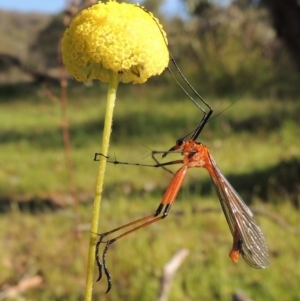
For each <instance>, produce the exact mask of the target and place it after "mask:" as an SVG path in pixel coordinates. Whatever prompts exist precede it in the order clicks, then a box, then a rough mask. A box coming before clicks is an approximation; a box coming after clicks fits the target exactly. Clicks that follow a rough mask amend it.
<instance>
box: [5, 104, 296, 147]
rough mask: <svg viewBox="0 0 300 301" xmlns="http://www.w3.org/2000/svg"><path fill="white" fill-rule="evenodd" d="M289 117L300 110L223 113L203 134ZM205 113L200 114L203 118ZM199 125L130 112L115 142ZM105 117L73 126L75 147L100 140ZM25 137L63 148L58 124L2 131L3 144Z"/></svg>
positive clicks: (260, 128) (277, 123)
mask: <svg viewBox="0 0 300 301" xmlns="http://www.w3.org/2000/svg"><path fill="white" fill-rule="evenodd" d="M287 116H288V117H289V118H288V119H289V120H292V121H294V122H296V123H300V119H299V116H300V109H299V111H296V110H295V111H293V112H292V113H287V112H283V111H272V113H270V112H266V114H264V115H260V116H251V117H249V118H248V119H243V120H240V121H237V120H232V119H228V118H225V117H224V116H222V120H221V122H220V120H218V118H215V119H213V120H212V121H211V122H209V124H208V126H207V127H206V128H205V132H204V133H203V134H202V137H204V138H205V137H207V136H208V137H209V136H211V134H212V131H213V132H214V133H224V131H225V130H223V127H226V128H227V130H226V135H228V125H229V127H230V132H232V133H235V132H236V133H238V132H244V131H246V132H254V133H258V132H266V133H270V132H272V131H275V130H278V129H279V128H280V127H281V126H282V125H283V123H284V122H285V121H286V118H287ZM200 118H201V115H200V114H199V120H200ZM196 125H197V124H194V123H193V120H191V119H187V118H186V116H185V115H180V116H165V115H164V114H161V113H160V112H159V111H158V112H157V113H156V114H155V115H152V114H149V113H147V112H143V113H140V112H139V113H134V112H133V113H128V114H126V115H125V116H122V117H118V118H115V120H114V123H113V132H112V141H113V142H120V141H122V140H124V139H125V140H126V141H127V140H128V137H130V138H131V139H132V138H139V139H140V140H143V138H144V137H145V136H148V137H149V136H157V137H159V136H160V135H163V134H164V133H166V134H168V132H169V131H170V129H172V134H173V135H174V140H176V139H178V138H180V137H182V136H184V135H186V134H187V133H189V132H190V131H191V130H192V129H194V128H195V127H196ZM102 127H103V119H102V118H99V119H97V120H91V121H88V122H86V123H81V124H78V125H73V126H72V125H71V126H70V137H71V142H72V145H73V146H74V147H80V146H82V145H85V144H86V143H89V141H91V140H93V139H95V137H96V136H97V139H99V134H100V135H101V133H102ZM22 140H26V141H30V143H31V144H32V146H34V147H38V148H47V149H49V148H50V149H56V148H58V147H62V135H61V129H59V128H58V127H57V126H56V125H55V127H54V129H53V130H49V131H43V130H40V129H38V128H36V129H35V130H34V131H31V132H28V131H26V132H22V131H5V130H0V143H18V142H20V141H22Z"/></svg>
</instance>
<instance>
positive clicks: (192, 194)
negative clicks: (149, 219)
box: [0, 85, 300, 301]
mask: <svg viewBox="0 0 300 301" xmlns="http://www.w3.org/2000/svg"><path fill="white" fill-rule="evenodd" d="M103 86H104V85H103ZM103 86H100V87H94V88H87V87H81V86H80V87H79V86H75V87H72V89H71V90H70V96H69V98H70V100H69V107H68V116H69V121H70V136H71V144H72V159H73V162H74V167H75V170H74V176H75V180H76V184H77V187H78V195H79V199H80V200H81V201H82V202H81V203H80V205H79V208H78V210H77V211H76V212H75V211H74V210H73V208H72V206H70V198H69V182H68V177H67V171H66V168H65V159H64V151H63V143H62V137H61V129H60V126H59V122H60V110H59V107H58V106H56V105H54V104H53V103H51V102H50V101H49V100H48V99H47V98H46V97H45V96H44V95H43V94H42V93H41V91H40V90H39V89H37V88H36V87H32V90H26V91H25V92H24V91H23V90H22V89H20V91H19V93H16V92H14V95H11V96H10V94H9V93H7V94H5V97H4V98H3V99H0V120H1V129H0V141H1V169H0V199H1V201H0V202H1V203H2V205H1V208H2V213H1V219H0V226H1V229H5V231H1V234H0V240H1V244H2V245H3V246H4V247H3V248H0V258H1V261H0V269H1V271H2V272H1V276H0V284H1V287H2V288H4V287H6V286H7V285H14V284H16V283H17V282H18V281H19V279H20V278H22V277H24V275H28V274H31V273H32V274H35V273H38V274H40V275H42V277H43V279H44V282H43V285H42V286H41V287H40V288H38V289H32V290H29V291H27V292H26V293H25V296H26V298H28V299H37V300H82V295H83V291H84V285H85V269H84V266H85V263H86V258H85V256H86V253H87V247H88V232H83V233H82V235H83V237H82V238H81V240H76V239H75V237H74V228H76V227H81V226H82V227H83V226H84V225H86V224H88V223H89V221H90V216H91V210H92V203H91V200H92V198H93V191H94V184H95V176H96V173H97V168H98V163H96V162H94V161H93V158H94V153H95V152H99V151H100V143H101V131H102V123H103V115H104V109H105V94H106V92H105V89H104V88H103ZM104 87H105V86H104ZM165 90H166V89H164V88H163V87H159V88H155V89H151V88H147V89H146V88H145V87H143V86H134V87H128V88H127V87H125V86H121V87H120V91H119V96H118V99H117V104H116V109H115V115H114V116H115V117H114V124H113V132H112V142H111V145H110V156H111V158H112V159H114V157H115V156H116V158H117V160H120V161H126V162H127V161H129V162H137V163H146V164H151V163H153V162H152V159H151V157H150V156H149V154H150V153H151V150H168V149H169V148H170V147H171V146H172V145H173V144H174V143H175V141H176V139H178V138H180V137H182V136H184V135H186V134H187V133H188V132H190V131H191V130H192V129H193V128H194V127H195V126H196V125H197V123H198V122H199V121H200V119H201V113H200V112H199V110H197V109H196V108H195V106H193V105H192V104H191V103H190V102H189V101H188V100H187V99H186V98H184V97H182V96H181V95H178V96H176V97H174V96H172V95H168V94H167V92H166V91H165ZM6 91H7V90H6ZM54 92H56V93H59V92H58V91H56V90H55V89H54ZM3 95H4V94H3V93H2V96H3ZM234 101H235V99H209V102H210V103H211V104H212V106H213V107H214V109H215V111H216V114H217V113H218V112H222V111H223V110H225V109H226V108H228V109H226V110H225V112H223V113H222V114H220V115H219V116H218V117H217V118H215V119H213V120H212V121H210V122H209V124H208V125H207V127H206V128H205V130H204V132H203V133H202V134H201V137H200V138H199V140H200V141H201V142H203V143H204V144H206V145H207V146H209V148H210V150H211V153H212V155H213V156H214V158H215V159H216V161H217V162H218V165H219V167H220V169H221V170H222V171H223V173H224V174H225V175H226V177H228V179H229V181H230V182H231V183H232V185H233V186H234V187H235V188H236V189H237V191H238V192H239V193H240V194H241V195H242V196H243V198H244V199H245V201H246V202H247V203H248V204H251V205H253V206H255V207H256V208H259V209H261V210H262V211H264V212H266V213H272V214H275V215H276V216H278V217H279V216H280V218H282V219H283V220H285V221H286V222H287V223H288V225H290V227H292V228H293V229H294V228H299V222H300V216H299V212H298V209H295V208H297V207H298V205H299V204H298V202H299V178H300V172H299V170H300V163H299V158H300V147H299V144H298V142H297V138H298V136H299V134H298V133H299V117H298V116H300V114H299V113H300V105H299V102H298V103H297V102H296V101H287V100H284V101H279V100H278V101H277V100H274V99H263V100H261V99H252V98H251V97H241V98H240V99H239V100H238V102H236V103H235V104H234V105H232V106H230V105H231V104H232V103H233V102H234ZM174 158H175V157H174ZM167 159H168V160H171V159H173V155H172V156H171V155H170V156H168V158H167ZM176 168H178V167H176V166H174V167H172V170H176ZM170 179H171V175H169V174H168V173H166V172H165V171H164V170H162V169H154V168H153V169H152V168H146V167H138V166H124V165H117V166H114V165H108V166H107V173H106V180H105V187H104V198H103V203H102V209H101V224H100V226H99V229H100V231H106V230H110V229H111V228H114V227H116V226H119V225H122V224H124V223H126V222H128V221H131V220H134V219H136V218H139V217H142V216H144V215H148V214H149V213H152V212H154V210H155V209H156V208H157V206H158V203H159V201H160V198H161V196H162V194H163V191H164V190H165V188H166V187H167V185H168V183H169V181H170ZM46 200H48V201H49V200H50V201H53V202H58V200H59V202H58V203H59V205H61V206H62V207H61V208H60V210H50V209H49V208H46V207H43V206H41V207H40V208H41V209H40V210H38V211H35V210H32V207H30V206H28V207H26V206H25V208H26V209H24V210H23V205H24V204H33V205H31V206H39V205H40V204H43V203H45V201H46ZM4 203H6V204H8V205H7V206H6V207H5V206H3V204H4ZM3 208H5V209H3ZM206 208H210V209H212V212H206V213H205V212H204V213H203V212H202V211H205V209H206ZM219 208H220V206H219V204H218V200H217V196H216V194H215V192H214V191H213V187H212V184H211V183H210V180H209V177H208V175H207V174H206V172H205V170H202V169H200V170H199V169H195V170H190V171H189V175H188V177H187V180H186V182H185V183H184V185H183V188H182V191H181V192H180V194H179V196H178V198H177V200H176V202H175V204H174V205H173V207H172V209H171V211H170V214H169V217H168V218H167V219H166V220H164V221H162V222H159V223H157V224H155V225H152V226H151V227H149V228H147V229H144V230H141V231H140V232H139V233H135V234H133V235H131V237H130V236H129V237H128V238H126V239H124V240H122V241H120V242H118V243H116V244H115V245H112V247H111V249H110V251H109V254H108V265H109V267H110V271H111V273H112V275H113V289H112V291H111V292H110V293H109V294H108V295H104V292H105V289H106V282H105V280H102V281H101V282H100V283H99V284H98V283H97V284H95V290H94V294H95V298H100V299H105V300H154V299H155V298H156V297H157V292H158V290H159V277H160V275H161V271H162V267H163V265H164V264H165V263H166V262H167V261H168V260H169V259H170V257H171V256H172V255H173V254H174V252H175V251H177V250H178V249H180V248H183V247H186V248H188V249H189V250H190V255H189V256H188V257H187V259H186V261H185V262H184V263H183V265H182V267H181V268H180V270H179V271H178V273H177V274H176V276H175V279H174V283H173V287H172V292H171V295H170V300H175V301H176V300H199V299H200V300H201V299H202V300H231V295H232V294H233V292H234V291H236V290H238V289H241V290H243V291H244V292H245V293H246V294H247V295H248V296H249V297H251V298H252V299H254V300H275V299H276V300H299V298H300V290H299V285H298V283H299V276H300V275H299V271H300V261H299V259H300V251H299V234H295V233H293V232H290V231H289V227H288V226H286V227H285V226H280V225H278V224H276V223H274V221H273V220H272V219H270V218H268V217H267V216H266V215H263V214H262V215H257V219H258V222H259V224H260V225H261V227H262V229H263V232H264V233H265V236H266V238H267V242H268V245H269V249H270V255H271V266H270V267H269V268H268V269H266V270H263V271H261V270H254V269H251V268H250V267H248V266H247V265H246V264H245V263H244V262H243V260H240V262H239V263H238V264H237V265H234V264H232V262H231V261H230V259H229V258H228V252H229V250H230V247H231V235H230V233H229V229H228V227H227V225H226V222H225V218H224V216H223V214H222V213H221V211H220V210H219ZM78 216H79V217H80V220H81V223H82V225H81V224H80V225H78V224H77V223H78V220H77V218H78ZM83 228H84V227H83ZM283 275H289V276H288V277H283Z"/></svg>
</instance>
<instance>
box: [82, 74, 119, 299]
mask: <svg viewBox="0 0 300 301" xmlns="http://www.w3.org/2000/svg"><path fill="white" fill-rule="evenodd" d="M118 83H119V75H118V74H117V73H114V72H111V75H110V81H109V86H108V93H107V107H106V113H105V122H104V129H103V137H102V149H101V153H102V154H104V155H105V156H107V154H108V146H109V139H110V133H111V126H112V119H113V110H114V106H115V99H116V93H117V88H118ZM105 167H106V158H105V157H103V156H101V157H100V163H99V169H98V175H97V181H96V189H95V198H94V208H93V214H92V222H91V232H90V246H89V253H88V264H87V278H86V288H85V301H91V300H92V291H93V275H94V267H95V251H96V240H97V235H96V234H95V233H97V231H98V223H99V213H100V203H101V195H102V191H103V182H104V175H105Z"/></svg>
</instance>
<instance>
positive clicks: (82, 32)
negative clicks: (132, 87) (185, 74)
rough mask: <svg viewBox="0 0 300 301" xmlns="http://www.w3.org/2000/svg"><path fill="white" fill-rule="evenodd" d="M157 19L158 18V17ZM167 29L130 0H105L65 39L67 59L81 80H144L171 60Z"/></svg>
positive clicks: (71, 28)
mask: <svg viewBox="0 0 300 301" xmlns="http://www.w3.org/2000/svg"><path fill="white" fill-rule="evenodd" d="M155 20H156V21H155ZM166 41H167V40H166V35H165V33H164V31H163V29H162V27H161V25H160V24H159V22H158V20H157V19H154V17H153V15H152V14H150V13H148V12H146V11H144V10H143V9H142V8H141V7H139V6H137V5H133V4H128V3H117V2H113V1H111V2H108V3H106V4H105V3H101V2H99V3H98V4H96V5H93V6H91V7H89V8H87V9H85V10H83V11H82V12H81V13H79V14H78V15H77V16H76V17H75V18H74V19H73V21H72V23H71V24H70V26H69V28H67V29H66V31H65V33H64V36H63V39H62V55H63V62H64V64H65V65H66V67H67V69H68V71H69V73H70V75H71V76H72V77H74V78H75V79H76V80H78V81H82V82H86V81H88V80H93V79H100V80H101V81H103V82H108V81H109V76H110V72H111V71H113V72H115V73H117V74H119V77H120V81H122V82H124V83H129V82H133V83H143V82H145V81H146V80H147V79H148V78H149V77H151V76H153V75H159V74H160V73H161V72H162V71H163V70H164V69H165V68H166V67H167V65H168V62H169V53H168V49H167V46H166Z"/></svg>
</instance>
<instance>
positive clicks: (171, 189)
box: [96, 165, 188, 293]
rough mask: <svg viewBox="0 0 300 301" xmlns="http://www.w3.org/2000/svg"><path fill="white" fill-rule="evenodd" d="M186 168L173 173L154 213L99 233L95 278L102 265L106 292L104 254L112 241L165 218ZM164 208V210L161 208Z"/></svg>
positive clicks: (109, 282) (108, 289) (108, 283)
mask: <svg viewBox="0 0 300 301" xmlns="http://www.w3.org/2000/svg"><path fill="white" fill-rule="evenodd" d="M187 170H188V166H187V165H184V166H182V167H181V168H180V169H179V170H178V171H177V172H176V173H175V175H174V177H173V179H172V181H171V183H170V185H169V186H168V188H167V190H166V192H165V194H164V196H163V198H162V200H161V202H160V204H159V206H158V208H157V210H156V212H155V213H154V214H151V215H148V216H145V217H142V218H140V219H138V220H135V221H133V222H130V223H127V224H125V225H123V226H120V227H117V228H115V229H113V230H111V231H108V232H105V233H101V234H99V240H98V242H97V244H96V252H97V253H96V262H97V266H98V269H99V277H98V279H97V281H99V280H100V279H101V277H102V267H103V269H104V273H105V275H106V278H107V286H108V287H107V291H106V293H108V292H109V291H110V289H111V286H112V284H111V275H110V273H109V270H108V268H107V265H106V254H107V251H108V248H109V247H110V246H111V245H112V244H113V243H114V242H116V241H117V240H119V239H121V238H123V237H125V236H127V235H129V234H130V233H133V232H135V231H137V230H139V229H142V228H144V227H147V226H149V225H151V224H153V223H155V222H157V221H160V220H161V219H163V218H165V217H166V216H167V215H168V213H169V210H170V208H171V205H172V203H173V202H174V200H175V198H176V196H177V194H178V191H179V189H180V187H181V185H182V183H183V180H184V179H185V176H186V172H187ZM163 209H164V210H163ZM161 212H163V213H162V215H161V216H159V215H160V214H161ZM139 223H142V224H141V225H139V226H136V227H134V228H133V229H131V230H128V231H126V232H124V233H122V234H120V235H117V236H116V237H114V238H112V239H109V240H107V241H105V242H104V241H103V239H104V238H105V237H106V236H108V235H110V234H112V233H115V232H118V231H120V230H122V229H125V228H127V227H129V226H133V225H136V224H139ZM101 243H105V244H106V246H105V248H104V251H103V254H102V263H101V262H100V260H99V246H100V244H101Z"/></svg>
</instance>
